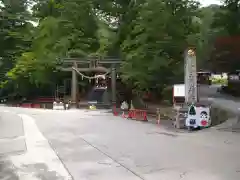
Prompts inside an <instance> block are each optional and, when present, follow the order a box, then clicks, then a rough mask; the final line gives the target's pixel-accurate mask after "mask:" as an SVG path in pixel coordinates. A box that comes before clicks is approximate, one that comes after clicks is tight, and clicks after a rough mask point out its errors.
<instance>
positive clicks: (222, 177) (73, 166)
mask: <svg viewBox="0 0 240 180" xmlns="http://www.w3.org/2000/svg"><path fill="white" fill-rule="evenodd" d="M3 111H5V113H11V114H15V115H16V116H18V117H20V119H21V120H22V121H23V127H24V139H25V143H26V147H27V151H22V152H21V153H20V154H19V153H18V154H5V155H2V157H1V158H0V159H1V160H0V162H1V163H0V179H1V180H15V179H18V180H28V179H31V180H35V179H36V180H63V179H64V180H71V179H74V180H113V179H114V180H141V179H144V180H179V179H182V180H202V179H204V180H226V179H230V180H239V179H240V157H239V153H240V141H239V138H240V134H238V133H232V132H223V131H218V130H217V129H214V128H210V129H207V130H204V131H199V132H193V133H179V132H173V131H168V130H167V129H165V128H164V127H162V126H161V125H160V126H157V125H154V124H150V123H142V122H137V121H133V120H126V119H122V118H120V117H114V116H112V115H111V114H108V113H107V112H104V111H89V112H87V111H83V110H70V111H63V112H62V111H51V110H48V111H44V110H32V109H20V108H7V107H0V112H3ZM8 111H9V112H8ZM13 119H14V118H13ZM9 131H10V129H9ZM19 135H20V137H21V133H19ZM0 146H1V144H0ZM7 177H8V178H7ZM14 178H15V179H14Z"/></svg>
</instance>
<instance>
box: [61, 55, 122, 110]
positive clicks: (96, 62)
mask: <svg viewBox="0 0 240 180" xmlns="http://www.w3.org/2000/svg"><path fill="white" fill-rule="evenodd" d="M120 63H121V61H120V60H119V59H114V58H104V59H97V58H89V59H83V58H65V59H63V65H67V64H68V65H71V67H61V68H59V69H60V70H61V71H67V72H72V84H71V100H72V105H73V106H74V107H77V102H78V98H77V92H78V77H77V73H78V72H103V73H108V72H109V73H111V88H112V104H113V105H115V104H116V65H118V64H120ZM84 65H85V67H84ZM86 65H87V67H86ZM106 65H110V67H104V66H106Z"/></svg>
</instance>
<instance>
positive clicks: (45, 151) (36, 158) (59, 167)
mask: <svg viewBox="0 0 240 180" xmlns="http://www.w3.org/2000/svg"><path fill="white" fill-rule="evenodd" d="M19 116H20V117H21V118H22V120H23V125H24V130H25V139H26V145H27V152H26V153H25V154H23V155H16V156H11V157H10V160H11V161H12V163H13V165H14V166H15V167H16V169H17V173H18V175H19V178H20V180H41V179H42V177H41V176H43V175H47V174H48V173H50V174H51V175H52V174H53V172H54V174H56V178H55V177H54V180H55V179H56V180H58V179H61V180H71V179H72V178H71V176H70V174H69V173H68V172H67V170H66V169H65V168H64V166H63V164H62V163H61V161H60V159H59V158H58V156H57V155H56V153H55V152H54V151H53V150H52V148H51V147H50V145H49V143H48V141H47V139H46V138H45V137H44V136H43V135H42V133H41V132H40V131H39V129H38V127H37V125H36V124H35V120H34V119H33V118H32V117H30V116H28V115H25V114H19ZM37 165H39V167H42V168H45V170H41V169H40V168H37V167H35V166H37ZM34 167H35V168H34ZM49 178H50V177H49Z"/></svg>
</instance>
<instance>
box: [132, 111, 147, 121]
mask: <svg viewBox="0 0 240 180" xmlns="http://www.w3.org/2000/svg"><path fill="white" fill-rule="evenodd" d="M128 118H130V119H135V120H140V121H147V111H146V110H140V109H130V110H129V112H128Z"/></svg>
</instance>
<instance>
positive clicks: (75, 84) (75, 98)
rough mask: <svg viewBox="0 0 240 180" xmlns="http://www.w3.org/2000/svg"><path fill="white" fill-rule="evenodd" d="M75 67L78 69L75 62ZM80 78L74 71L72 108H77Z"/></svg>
mask: <svg viewBox="0 0 240 180" xmlns="http://www.w3.org/2000/svg"><path fill="white" fill-rule="evenodd" d="M73 67H74V68H76V69H77V68H78V65H77V62H76V61H75V62H73ZM78 93H79V92H78V77H77V72H76V71H75V70H74V69H72V87H71V99H72V107H74V108H77V103H78Z"/></svg>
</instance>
